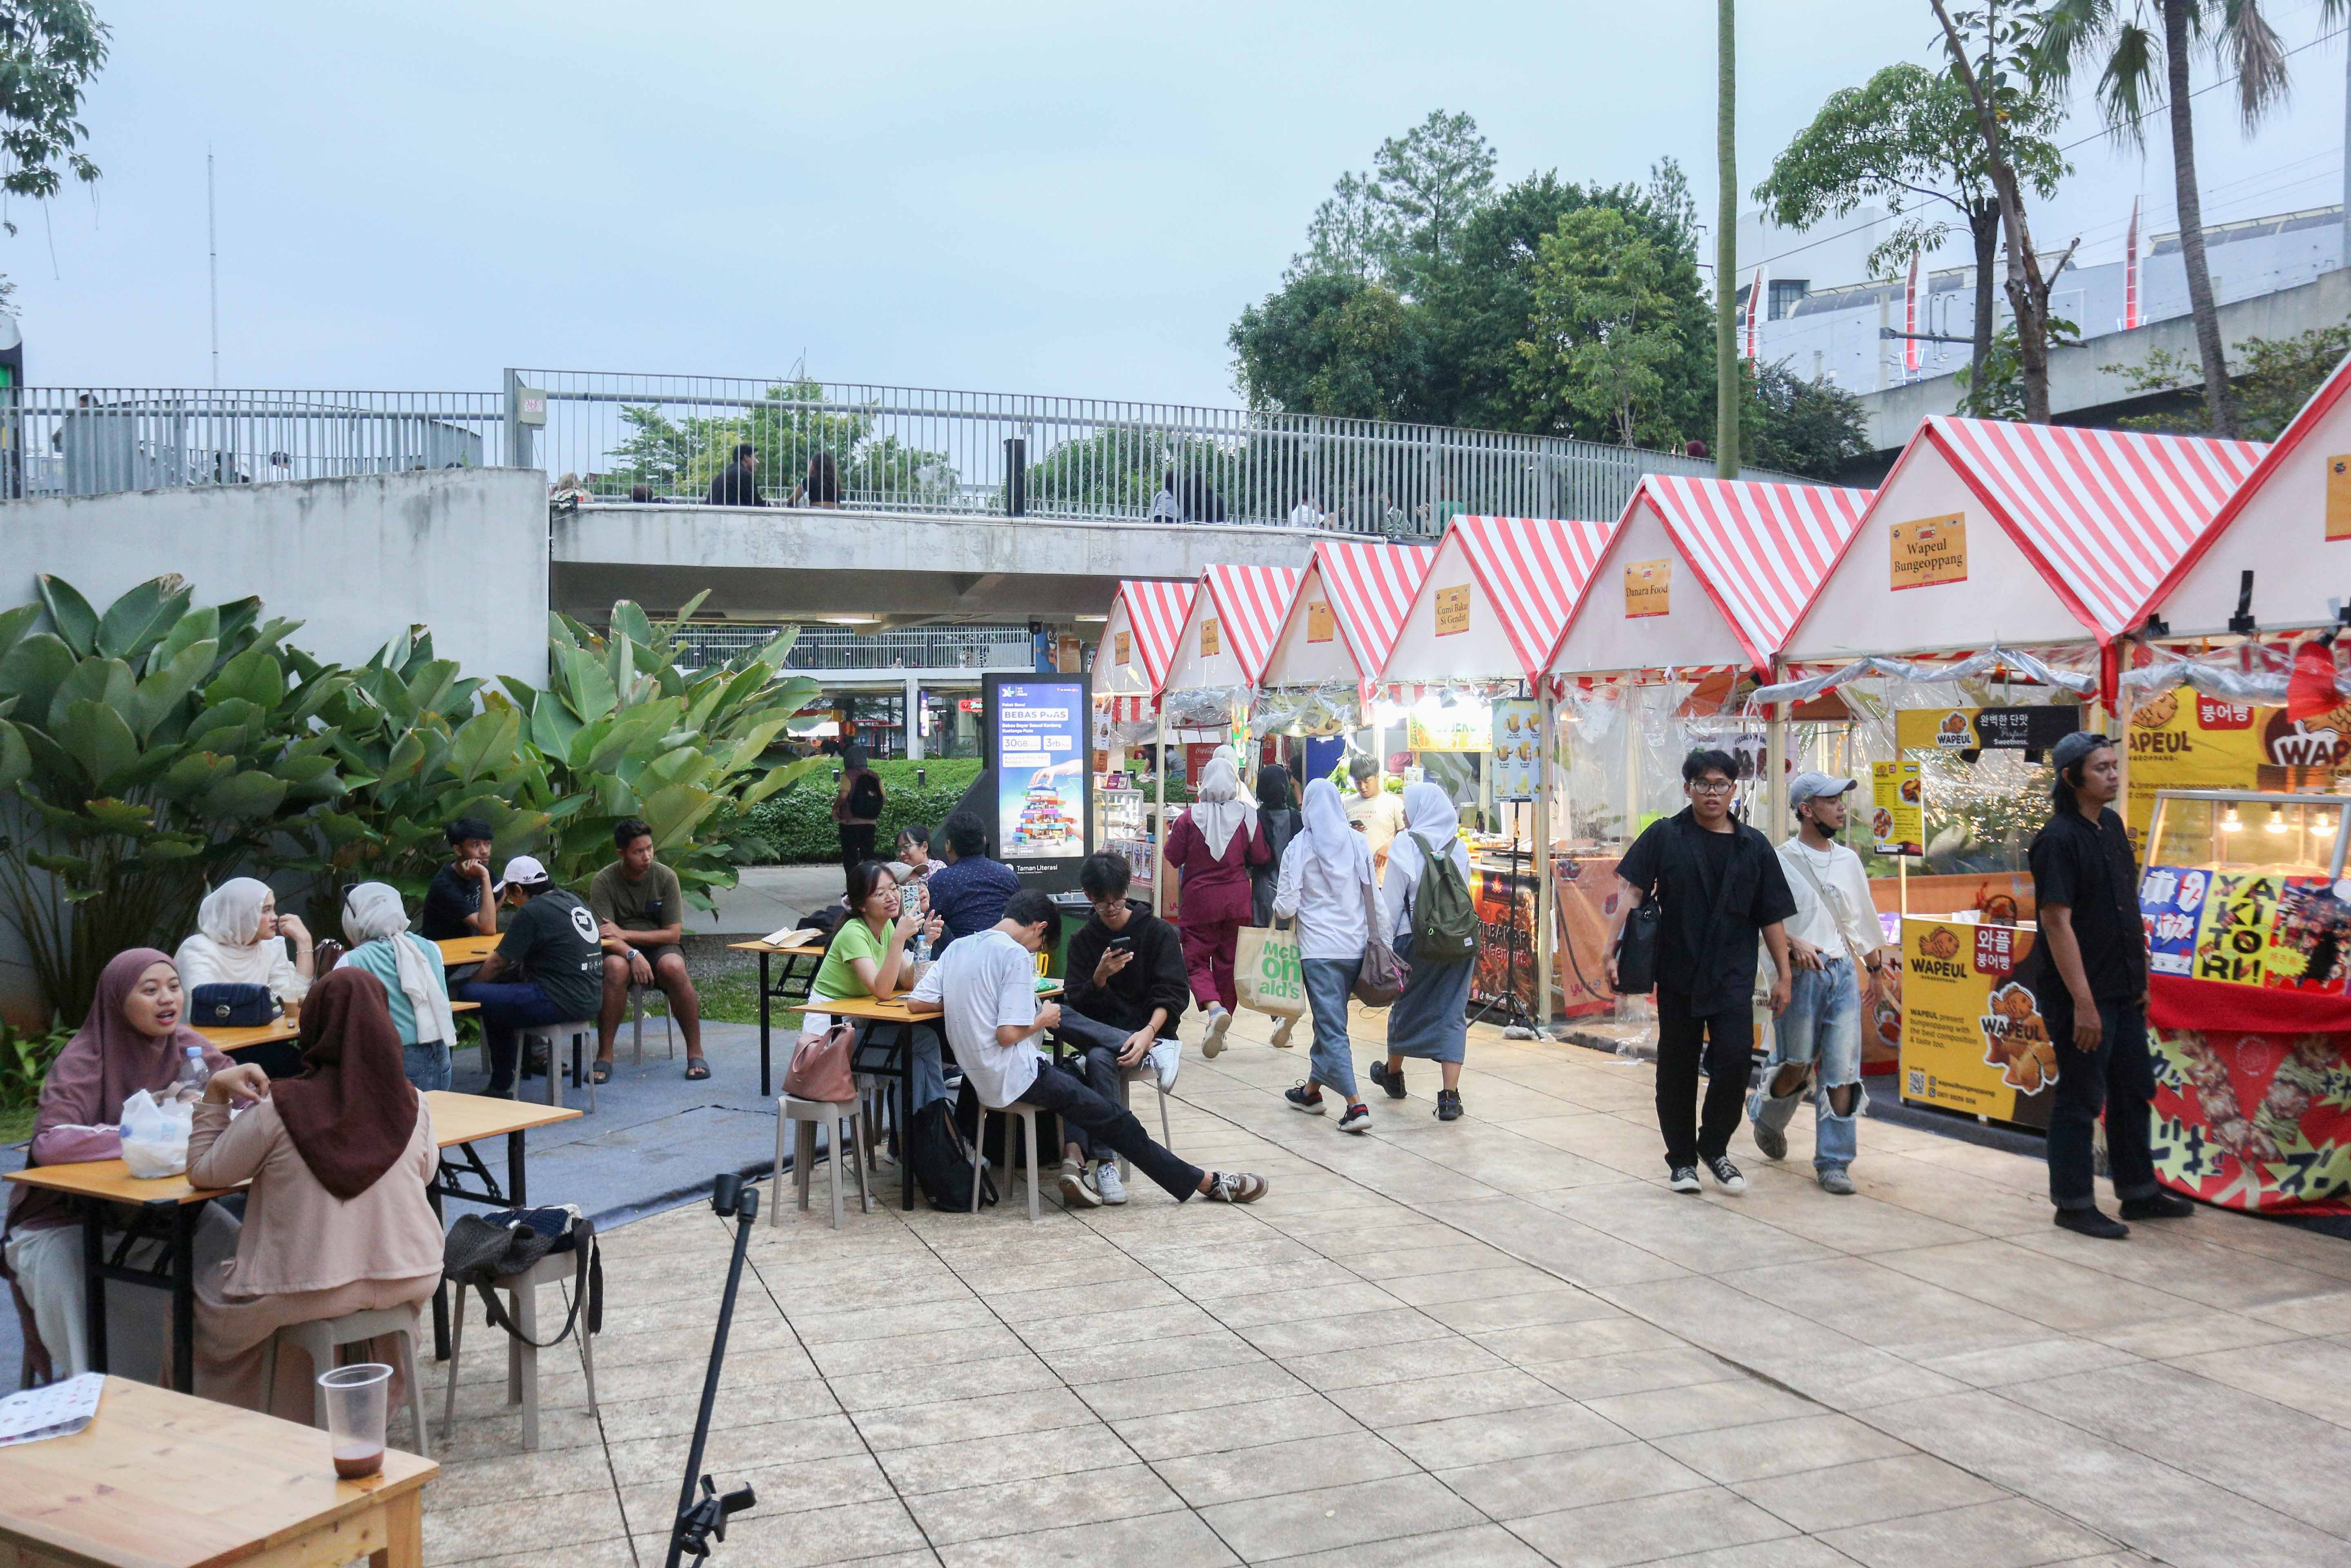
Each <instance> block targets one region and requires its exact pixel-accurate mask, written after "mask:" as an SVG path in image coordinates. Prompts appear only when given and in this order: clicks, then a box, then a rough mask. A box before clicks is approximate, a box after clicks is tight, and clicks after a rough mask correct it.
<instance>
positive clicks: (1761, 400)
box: [1739, 360, 1869, 480]
mask: <svg viewBox="0 0 2351 1568" xmlns="http://www.w3.org/2000/svg"><path fill="white" fill-rule="evenodd" d="M1746 390H1747V401H1746V403H1745V406H1744V409H1743V411H1742V412H1743V417H1742V418H1741V419H1740V440H1739V450H1740V455H1741V456H1742V457H1743V458H1745V459H1748V460H1750V461H1752V462H1753V463H1755V464H1756V465H1758V466H1759V467H1763V468H1776V469H1778V470H1779V471H1780V472H1781V473H1782V474H1800V475H1802V476H1804V477H1805V478H1807V479H1823V480H1835V479H1838V478H1840V477H1841V476H1843V474H1844V468H1845V465H1847V464H1849V463H1851V462H1853V461H1854V460H1855V458H1858V457H1860V456H1861V455H1863V454H1864V453H1865V452H1867V451H1868V450H1869V440H1868V434H1867V429H1868V423H1869V422H1868V418H1867V416H1866V415H1865V414H1864V413H1862V409H1861V400H1860V399H1859V398H1857V397H1855V396H1854V395H1853V394H1852V393H1851V392H1846V391H1844V389H1843V388H1841V387H1839V386H1837V385H1836V384H1835V383H1834V382H1830V381H1828V380H1826V379H1822V380H1818V381H1809V382H1808V381H1806V380H1804V379H1803V378H1802V377H1801V376H1799V375H1798V374H1796V372H1795V371H1793V370H1792V369H1790V368H1789V365H1788V361H1785V360H1782V361H1778V362H1776V363H1773V364H1768V365H1761V366H1758V365H1755V364H1754V363H1753V362H1752V361H1748V369H1747V380H1746Z"/></svg>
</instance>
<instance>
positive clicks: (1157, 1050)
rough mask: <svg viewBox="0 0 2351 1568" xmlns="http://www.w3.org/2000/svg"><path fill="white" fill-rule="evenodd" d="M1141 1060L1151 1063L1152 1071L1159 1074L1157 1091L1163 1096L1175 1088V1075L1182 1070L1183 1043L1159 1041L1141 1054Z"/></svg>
mask: <svg viewBox="0 0 2351 1568" xmlns="http://www.w3.org/2000/svg"><path fill="white" fill-rule="evenodd" d="M1143 1059H1144V1061H1148V1062H1149V1063H1151V1066H1152V1070H1153V1071H1155V1072H1157V1073H1158V1074H1159V1090H1160V1092H1161V1093H1163V1094H1164V1093H1165V1092H1167V1091H1168V1090H1170V1089H1173V1088H1175V1075H1176V1074H1177V1073H1178V1072H1181V1071H1183V1070H1184V1042H1183V1041H1182V1040H1160V1041H1159V1042H1158V1043H1156V1044H1155V1045H1154V1046H1153V1047H1152V1048H1151V1049H1150V1050H1149V1051H1144V1053H1143Z"/></svg>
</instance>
